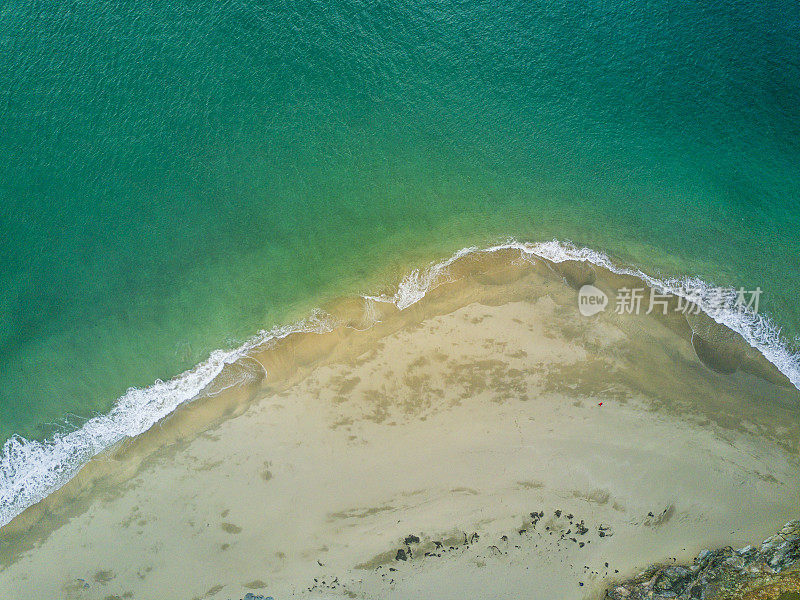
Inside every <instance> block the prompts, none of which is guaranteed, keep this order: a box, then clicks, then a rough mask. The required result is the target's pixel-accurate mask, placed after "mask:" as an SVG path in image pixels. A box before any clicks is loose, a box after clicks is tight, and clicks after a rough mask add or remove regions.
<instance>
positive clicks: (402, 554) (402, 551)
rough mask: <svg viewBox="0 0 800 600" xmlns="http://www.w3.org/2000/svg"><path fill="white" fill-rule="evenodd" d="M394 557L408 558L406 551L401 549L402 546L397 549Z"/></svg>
mask: <svg viewBox="0 0 800 600" xmlns="http://www.w3.org/2000/svg"><path fill="white" fill-rule="evenodd" d="M394 559H395V560H408V557H407V556H406V551H405V550H403V549H402V548H400V550H398V551H397V554H396V555H395V557H394Z"/></svg>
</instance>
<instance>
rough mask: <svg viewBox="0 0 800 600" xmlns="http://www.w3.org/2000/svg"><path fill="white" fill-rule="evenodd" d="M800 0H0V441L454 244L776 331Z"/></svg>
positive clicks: (392, 276)
mask: <svg viewBox="0 0 800 600" xmlns="http://www.w3.org/2000/svg"><path fill="white" fill-rule="evenodd" d="M798 232H800V3H797V2H795V1H791V0H763V1H761V2H751V1H748V2H743V1H728V2H720V1H717V0H711V1H709V2H704V3H698V2H688V1H680V0H677V1H676V0H670V1H667V0H649V1H637V2H633V1H630V0H619V1H615V2H610V1H576V2H565V3H556V2H552V1H544V0H526V1H524V2H512V1H508V0H498V1H496V2H474V1H465V2H447V1H436V2H434V1H416V2H412V1H407V0H396V1H394V2H384V1H380V0H378V1H371V2H340V1H329V2H320V1H316V0H314V1H311V0H295V1H292V2H286V1H284V0H263V1H261V2H256V1H255V0H227V1H224V2H220V1H211V0H199V1H197V2H191V3H188V2H187V3H184V2H178V1H176V0H144V1H141V2H117V1H102V2H101V1H99V0H82V1H80V2H79V1H76V0H62V1H59V2H52V1H37V0H6V1H5V2H3V3H2V5H0V249H1V250H2V254H0V290H2V293H0V442H1V441H2V440H5V439H7V438H9V437H10V436H11V435H12V434H20V435H22V436H24V437H27V438H31V439H46V438H48V436H51V435H52V434H53V433H54V432H56V431H62V432H64V431H68V430H70V429H71V428H75V427H78V426H79V425H80V424H81V423H82V422H83V421H84V420H85V419H86V418H88V417H90V416H92V415H94V414H98V413H104V412H106V411H108V410H109V409H110V408H111V407H112V405H113V404H114V402H115V400H116V399H117V398H118V397H120V396H121V395H122V394H124V393H125V391H126V389H127V388H129V387H131V386H136V387H143V386H147V385H149V384H151V383H152V382H153V381H155V380H156V379H159V378H161V379H167V378H170V377H172V376H175V375H177V374H179V373H181V372H182V371H184V370H186V369H188V368H190V367H192V366H193V365H195V364H197V363H198V362H200V361H202V360H204V359H205V358H206V357H207V356H208V355H209V353H210V352H211V351H213V350H214V349H217V348H225V347H234V346H236V345H238V344H240V343H241V342H242V341H243V340H245V339H247V338H248V337H250V336H251V335H253V334H254V333H255V332H257V331H258V330H260V329H263V328H269V327H272V326H275V325H279V324H282V323H287V322H291V321H292V320H295V319H297V318H299V317H302V316H304V315H305V314H307V313H308V311H309V310H311V308H313V307H314V306H317V305H319V304H321V303H322V302H324V301H325V300H327V299H331V298H334V297H337V296H340V295H342V294H346V293H352V292H374V291H376V290H378V289H380V288H381V287H382V286H384V285H386V284H387V283H388V282H396V280H397V279H398V278H399V277H400V276H401V275H402V274H403V273H404V272H405V271H407V270H408V269H410V268H412V267H415V266H419V265H422V264H425V263H426V262H427V261H429V260H432V259H435V258H442V257H446V256H447V255H449V254H450V253H451V252H453V251H455V250H458V249H459V248H461V247H463V246H468V245H486V244H490V243H492V242H497V241H500V240H503V239H505V238H506V237H508V236H514V237H515V238H516V239H519V240H525V241H541V240H548V239H552V238H558V239H561V240H572V241H573V242H575V243H576V244H579V245H586V246H590V247H592V248H596V249H598V250H602V251H606V252H608V253H609V254H610V255H611V256H613V257H615V259H617V260H618V261H620V262H623V263H627V264H631V265H635V266H637V267H639V268H642V269H644V270H645V271H647V272H648V273H652V274H654V275H661V276H686V275H692V276H699V277H702V278H703V279H705V280H706V281H709V282H711V283H715V284H725V285H733V286H745V287H748V288H751V287H755V286H760V287H761V288H762V289H763V290H764V293H763V296H762V304H761V310H762V312H766V313H768V314H769V316H770V318H771V319H772V320H773V321H774V322H775V323H776V324H777V325H778V326H780V327H782V328H783V335H784V338H785V339H786V340H787V342H788V343H789V344H790V345H791V344H792V343H794V342H793V340H794V339H795V337H796V336H797V335H798V333H800V303H798V301H797V298H798V292H800V233H798Z"/></svg>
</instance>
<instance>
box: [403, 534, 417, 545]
mask: <svg viewBox="0 0 800 600" xmlns="http://www.w3.org/2000/svg"><path fill="white" fill-rule="evenodd" d="M403 541H404V542H405V544H406V546H408V545H410V544H419V538H418V537H417V536H415V535H414V534H413V533H412V534H411V535H409V536H407V537H406V539H404V540H403Z"/></svg>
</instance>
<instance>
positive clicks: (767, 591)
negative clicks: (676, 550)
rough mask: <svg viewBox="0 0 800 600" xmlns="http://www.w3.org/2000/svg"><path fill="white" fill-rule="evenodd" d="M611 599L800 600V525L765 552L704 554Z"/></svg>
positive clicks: (615, 590)
mask: <svg viewBox="0 0 800 600" xmlns="http://www.w3.org/2000/svg"><path fill="white" fill-rule="evenodd" d="M606 598H608V599H611V600H644V599H647V600H667V599H670V600H672V599H677V600H723V599H724V600H728V599H731V600H733V599H739V600H757V599H760V600H800V520H798V521H791V522H789V523H787V524H786V525H785V526H784V527H783V528H782V529H781V530H780V531H779V532H778V533H777V534H775V535H773V536H772V537H770V538H769V539H767V540H765V541H764V543H763V544H761V547H760V548H753V547H752V546H747V547H746V548H742V549H740V550H733V549H732V548H730V547H727V548H722V549H721V550H714V551H711V550H703V551H702V552H701V553H700V554H699V555H698V557H697V558H696V559H695V560H694V564H692V565H687V566H681V565H669V566H663V565H661V566H653V567H650V568H649V569H647V570H646V571H645V572H643V573H641V574H640V575H638V576H637V577H635V578H634V579H632V580H630V581H627V582H624V583H620V584H617V585H615V586H613V587H612V588H611V589H609V590H608V591H607V592H606Z"/></svg>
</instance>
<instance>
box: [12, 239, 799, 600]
mask: <svg viewBox="0 0 800 600" xmlns="http://www.w3.org/2000/svg"><path fill="white" fill-rule="evenodd" d="M462 262H463V263H464V264H457V265H454V266H453V268H452V269H451V280H452V281H451V282H450V283H448V284H445V285H442V286H440V287H438V288H437V289H436V290H434V291H432V292H431V293H429V294H428V296H427V297H426V298H425V299H423V300H422V301H421V302H419V303H417V304H415V305H414V306H412V307H410V308H408V309H406V310H404V311H402V312H399V311H397V310H396V309H395V308H394V307H391V306H389V305H384V304H372V303H370V304H369V305H368V307H367V308H368V309H369V310H367V311H366V312H365V311H364V303H363V301H361V300H352V301H345V302H342V303H341V304H339V305H338V306H336V307H331V312H333V313H334V314H338V316H339V318H340V319H341V320H342V321H344V322H347V323H349V326H346V327H339V328H337V329H336V330H335V331H334V332H332V333H326V334H303V335H297V336H294V337H293V338H292V339H287V340H284V342H282V343H280V344H276V345H273V346H270V347H266V348H263V349H262V350H261V351H259V352H258V353H256V354H254V355H253V358H254V360H252V361H243V363H242V364H240V365H238V366H236V367H232V368H231V371H230V372H229V373H227V374H226V377H228V378H233V380H236V379H235V377H236V374H237V369H239V371H242V372H244V371H248V372H250V373H261V374H263V369H262V366H263V367H265V368H266V370H267V373H268V374H267V376H266V377H265V378H263V379H258V380H256V381H252V379H253V378H252V377H251V378H250V381H248V382H247V383H242V384H241V385H238V386H234V387H232V388H229V389H225V390H224V391H221V392H219V393H216V394H213V395H208V394H206V397H205V398H204V399H199V400H198V401H196V402H195V403H193V404H192V405H189V406H187V407H186V408H184V409H182V410H180V411H178V412H177V413H176V414H175V415H173V416H172V417H171V418H169V419H167V420H166V421H165V422H164V423H163V424H162V425H161V426H159V427H156V428H154V430H153V431H151V432H149V433H148V434H146V435H144V436H141V438H139V439H137V440H133V441H131V442H128V443H126V444H123V445H121V446H120V447H118V448H116V449H114V450H113V451H110V452H108V453H106V454H105V455H103V456H101V457H99V458H97V459H96V460H94V461H92V463H90V464H89V465H87V467H85V468H84V470H83V471H82V472H81V474H80V475H79V476H78V477H76V478H75V480H74V481H73V482H72V483H71V484H70V485H68V486H66V487H65V488H63V489H62V490H61V491H60V492H58V493H56V494H54V495H52V496H51V497H50V498H48V499H47V500H45V501H43V502H42V503H40V504H39V505H37V506H34V507H32V508H31V509H29V510H28V511H26V512H25V513H23V514H22V515H20V517H18V518H17V519H16V520H15V521H13V522H12V523H11V524H9V525H8V526H6V527H5V528H3V530H0V562H1V563H2V567H0V569H2V570H0V598H4V599H9V600H18V599H19V600H22V599H31V598H35V599H57V598H70V599H72V598H75V599H78V598H80V599H87V600H88V599H109V598H135V599H141V600H145V599H152V600H157V599H158V600H169V599H191V598H214V599H228V598H242V597H243V596H244V594H245V593H247V592H253V593H257V594H263V595H264V596H272V597H274V598H275V600H281V599H283V598H290V597H308V598H339V597H351V598H370V599H372V598H398V599H400V598H402V599H425V598H430V599H441V600H444V599H450V598H453V599H456V598H457V599H464V598H470V599H473V598H493V599H494V598H515V599H520V598H530V599H540V598H541V599H549V598H563V599H570V598H576V599H577V598H584V597H594V596H596V595H601V594H602V590H603V589H604V588H605V587H606V586H607V585H609V583H610V582H612V581H613V580H614V579H615V578H617V579H621V578H622V577H623V576H628V575H631V574H632V573H634V572H636V570H637V569H640V568H642V567H644V566H646V565H647V564H649V563H651V562H653V561H660V560H671V559H673V558H675V559H689V558H690V557H692V556H694V555H695V554H696V553H697V552H698V551H699V550H700V549H701V548H703V547H706V546H717V545H720V544H727V543H730V544H734V545H736V544H739V545H745V544H747V543H756V542H758V541H759V540H761V539H763V538H764V537H766V536H767V535H768V534H770V533H771V532H772V531H773V530H774V529H775V528H776V527H779V526H780V525H782V524H783V523H785V522H786V521H787V520H789V519H790V518H796V517H797V516H798V513H799V512H800V500H798V499H799V498H800V477H798V475H800V461H799V460H798V443H799V442H798V440H799V439H800V427H799V426H798V423H800V419H799V418H798V417H800V403H799V402H798V393H797V391H796V390H794V389H789V388H786V387H781V386H778V385H775V384H774V383H770V382H767V381H764V380H763V379H762V378H759V377H756V376H754V375H751V374H748V373H743V372H742V371H741V369H740V370H739V371H737V372H736V373H734V374H719V373H715V372H712V371H710V370H709V369H708V368H706V367H705V366H703V364H701V362H700V361H699V360H698V358H697V355H696V354H695V352H694V350H693V348H692V345H691V343H690V341H689V338H690V337H691V333H692V329H690V327H689V325H688V324H687V323H686V320H685V319H684V318H683V317H681V316H676V317H670V318H665V319H656V318H653V317H648V316H630V315H616V314H613V312H611V311H607V312H605V313H601V314H599V315H596V316H594V317H591V318H586V317H582V316H580V315H579V313H578V310H577V304H576V298H577V292H576V291H575V290H574V289H573V288H572V287H570V286H569V285H568V284H567V283H566V282H565V281H564V279H562V277H561V274H563V273H566V271H565V270H563V269H561V274H559V273H555V272H554V271H553V265H550V264H548V263H545V262H544V261H538V262H537V263H536V264H533V265H531V264H528V263H522V262H520V261H519V260H516V259H515V257H514V256H513V253H511V254H502V253H501V254H499V255H498V256H493V257H489V258H487V257H479V258H470V259H468V260H466V261H462ZM567 274H568V275H569V273H567ZM599 275H600V276H601V279H600V280H598V281H597V282H596V285H598V286H600V287H604V286H605V287H607V288H611V287H613V286H618V285H619V284H620V283H621V280H620V279H619V278H615V277H614V276H611V275H610V274H607V273H606V274H599ZM568 279H569V280H570V281H572V283H575V281H574V277H568ZM375 316H378V317H379V318H380V322H379V323H376V324H372V323H370V322H366V321H368V320H369V318H370V317H375ZM368 325H371V326H369V327H367V326H368ZM245 363H247V364H245ZM750 370H754V369H750ZM755 370H758V369H755ZM765 373H766V376H767V377H768V378H770V377H771V375H770V373H769V372H767V371H765ZM772 375H774V374H772ZM771 378H772V379H774V380H779V378H776V377H771ZM220 387H222V386H220ZM209 391H213V390H209ZM557 511H559V512H557ZM541 513H543V515H542V516H540V514H541ZM534 522H535V524H534ZM581 523H582V525H581ZM584 528H585V531H584ZM410 536H411V537H410ZM417 538H418V541H417ZM406 542H407V543H406ZM399 550H402V553H398V551H399ZM403 555H404V556H403ZM402 558H405V559H406V560H402Z"/></svg>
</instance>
